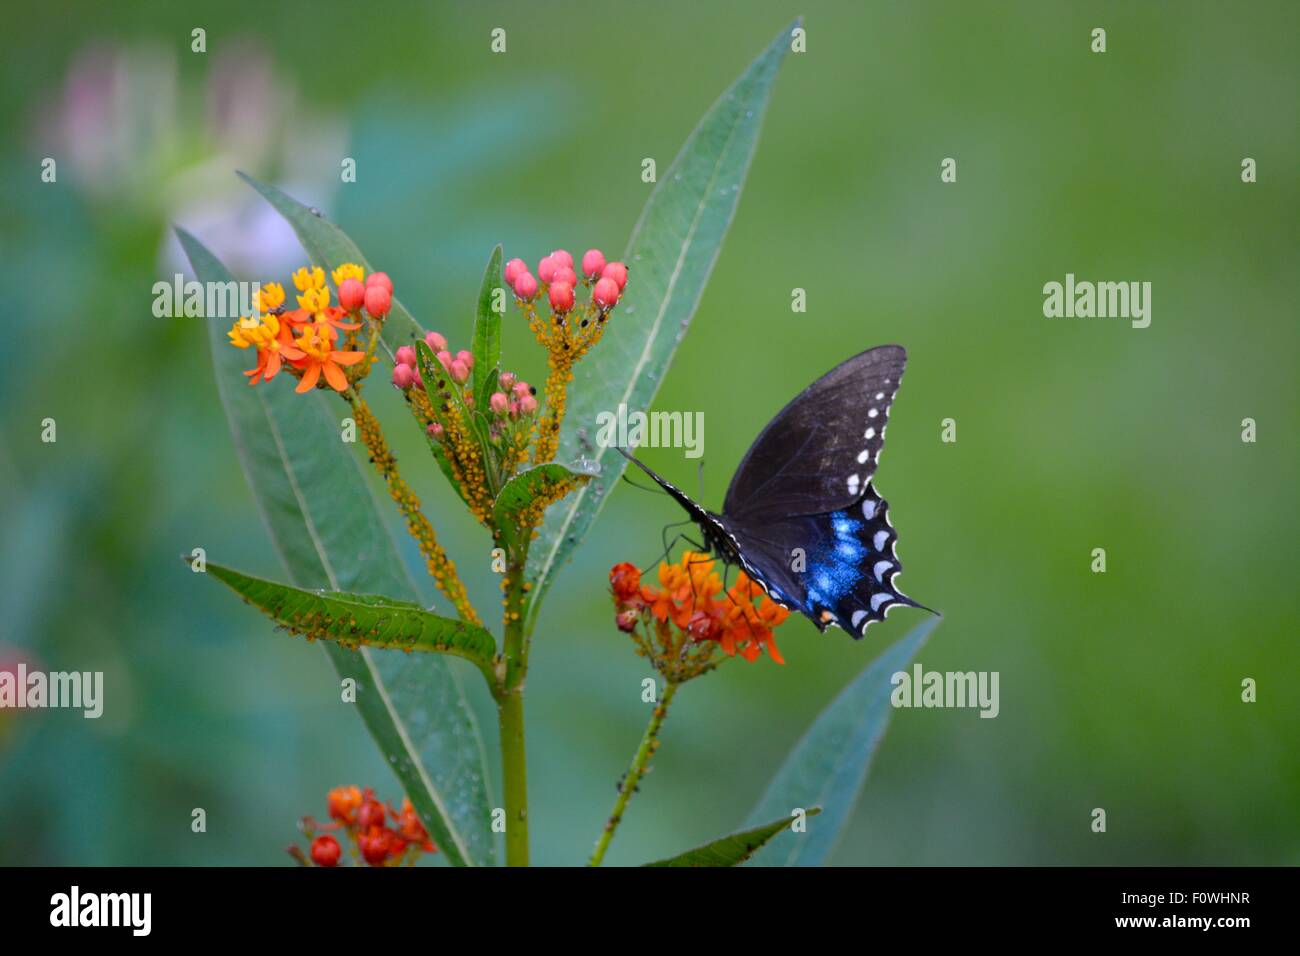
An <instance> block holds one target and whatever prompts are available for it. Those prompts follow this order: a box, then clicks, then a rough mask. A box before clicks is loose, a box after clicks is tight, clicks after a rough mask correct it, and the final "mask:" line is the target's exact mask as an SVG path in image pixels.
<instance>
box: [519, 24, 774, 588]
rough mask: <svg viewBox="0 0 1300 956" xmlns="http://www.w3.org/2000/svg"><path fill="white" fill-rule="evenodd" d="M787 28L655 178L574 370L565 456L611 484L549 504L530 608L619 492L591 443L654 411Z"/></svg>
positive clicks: (615, 465) (535, 554) (615, 461)
mask: <svg viewBox="0 0 1300 956" xmlns="http://www.w3.org/2000/svg"><path fill="white" fill-rule="evenodd" d="M798 23H799V21H795V23H793V24H791V26H790V27H787V28H786V29H785V30H783V31H782V32H781V33H780V34H779V35H778V36H777V37H776V39H775V40H773V41H772V43H771V45H770V46H768V48H767V49H766V50H764V51H763V53H761V54H760V55H759V57H758V59H756V60H755V61H754V62H753V63H752V64H751V65H750V66H749V68H748V69H746V70H745V72H744V73H742V74H741V76H740V78H739V79H737V80H736V82H735V83H734V84H733V85H732V86H731V88H730V89H728V90H727V91H726V92H725V93H723V94H722V96H721V97H720V98H719V99H718V101H717V102H716V103H714V104H713V106H712V107H711V108H710V109H709V111H708V112H707V113H706V114H705V115H704V118H703V119H701V120H700V122H699V124H698V125H697V126H696V127H695V129H694V130H693V131H692V132H691V134H690V136H689V138H688V139H687V140H686V144H685V145H684V146H683V147H682V150H681V152H680V153H678V154H677V158H676V159H674V160H673V163H672V165H671V166H670V167H669V168H668V169H667V170H665V171H663V172H661V173H660V175H659V180H658V184H657V185H656V186H655V189H654V192H652V193H651V194H650V198H649V199H648V200H647V201H646V205H645V208H644V209H643V210H642V211H641V217H640V218H639V219H638V220H637V224H636V227H635V228H634V229H633V231H632V237H631V239H630V241H629V243H628V247H627V252H626V253H625V256H624V259H625V261H626V263H627V266H628V271H629V279H628V284H627V292H626V294H625V296H624V298H623V300H622V302H620V303H619V306H618V309H617V310H616V311H615V312H614V314H613V317H612V318H611V319H610V325H609V328H608V329H606V331H605V334H604V337H603V338H602V339H601V341H600V344H599V345H597V346H596V348H595V349H593V350H592V353H591V354H590V355H589V356H587V357H586V358H585V359H584V360H583V361H582V362H580V363H579V364H578V366H577V367H576V368H575V370H574V380H573V383H572V385H571V386H570V390H569V402H568V412H567V415H566V417H565V421H564V427H563V430H562V432H561V445H560V448H561V453H560V456H559V457H561V458H578V457H588V456H590V457H595V458H596V459H597V460H598V461H599V462H600V464H601V467H602V469H603V478H602V480H600V481H593V482H590V483H589V484H587V485H586V486H585V487H583V488H581V489H579V490H578V492H577V493H576V494H574V495H573V496H572V497H570V498H568V499H567V500H566V501H565V502H564V504H563V505H562V506H561V507H557V508H555V509H553V511H552V513H551V515H549V516H548V519H547V522H546V525H545V526H544V528H543V530H542V534H541V535H540V537H539V540H538V541H537V542H535V543H534V545H533V548H532V550H531V551H530V553H529V566H530V572H531V573H530V577H532V578H533V579H534V580H535V581H536V586H535V589H534V599H533V609H532V610H533V613H536V610H537V608H538V607H539V606H540V604H541V598H542V595H544V594H545V592H546V590H547V589H548V588H549V587H550V585H551V583H552V581H553V580H554V576H555V572H556V571H557V570H558V568H559V567H560V566H561V565H562V564H563V563H564V562H565V561H566V560H567V559H568V558H569V557H570V555H571V554H572V552H573V550H574V549H575V548H576V547H577V546H578V544H579V543H580V542H581V541H582V539H583V538H584V537H585V535H586V533H587V530H588V529H589V528H590V526H591V524H592V522H593V521H594V520H595V519H596V515H597V514H598V513H599V512H600V509H601V507H602V506H603V505H604V503H605V498H606V497H607V495H608V494H609V492H610V491H611V490H612V489H613V487H614V483H615V482H616V481H617V480H618V477H619V475H621V474H622V473H623V469H624V468H625V467H627V463H626V461H625V460H624V459H623V458H622V457H621V456H620V455H618V454H617V453H615V452H613V451H612V450H611V449H608V448H596V447H594V446H593V445H592V443H591V438H590V436H591V435H592V434H594V433H595V430H596V418H597V415H598V414H599V413H600V412H602V411H614V410H616V409H617V408H618V407H619V405H620V404H626V405H627V407H628V409H629V410H642V409H646V408H648V407H649V405H650V403H651V402H652V401H653V399H654V396H655V393H656V392H657V391H658V390H659V385H660V383H661V382H662V381H663V379H664V375H665V373H666V372H667V371H668V365H669V362H670V361H671V360H672V357H673V353H674V352H675V351H676V350H677V346H678V344H679V343H680V342H681V340H682V337H683V336H684V335H685V334H686V329H687V326H688V325H689V324H690V321H691V317H692V316H693V315H694V314H695V307H696V306H697V305H698V304H699V301H700V296H701V295H702V294H703V293H704V286H705V283H706V282H707V281H708V278H709V273H710V272H711V271H712V270H713V264H714V262H715V261H716V260H717V258H718V252H719V250H720V249H721V248H722V240H723V238H724V237H725V236H726V234H727V228H728V227H729V226H730V225H731V220H732V217H733V216H734V215H735V212H736V206H737V203H738V202H739V200H740V193H741V188H742V186H743V185H744V182H745V175H746V173H747V172H748V170H749V165H750V161H751V160H752V159H753V156H754V150H755V147H756V146H757V145H758V134H759V128H760V126H761V125H762V120H763V113H764V110H765V109H766V108H767V104H768V100H769V99H770V97H771V93H772V87H773V84H774V83H775V81H776V74H777V68H778V67H779V66H780V64H781V61H782V59H783V58H784V56H785V53H786V51H787V50H789V49H790V42H791V41H790V31H791V30H792V29H793V28H794V27H795V26H797V25H798Z"/></svg>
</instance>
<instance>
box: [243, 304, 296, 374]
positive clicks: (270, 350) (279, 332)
mask: <svg viewBox="0 0 1300 956" xmlns="http://www.w3.org/2000/svg"><path fill="white" fill-rule="evenodd" d="M226 334H227V336H228V337H229V338H230V344H231V345H233V346H235V347H236V348H241V349H246V348H249V347H253V348H256V349H257V365H256V366H255V367H253V368H251V369H249V370H248V371H247V372H245V373H244V374H245V375H246V376H248V384H249V385H256V384H257V383H258V382H263V381H268V382H269V381H270V380H271V379H273V378H275V376H276V375H277V374H278V373H279V371H280V367H281V365H282V363H283V361H284V360H285V359H288V360H289V361H291V362H294V361H297V360H300V359H302V358H303V357H304V354H303V352H302V351H301V350H299V349H298V347H297V346H296V344H295V343H294V341H293V339H292V338H291V336H290V334H289V326H288V325H287V324H285V323H282V322H280V320H279V319H278V318H276V316H274V315H270V314H267V315H263V316H259V317H258V318H252V317H245V318H241V319H239V320H238V321H236V322H235V324H234V325H233V326H231V327H230V331H229V332H227V333H226Z"/></svg>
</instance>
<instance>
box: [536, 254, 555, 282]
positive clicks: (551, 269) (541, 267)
mask: <svg viewBox="0 0 1300 956" xmlns="http://www.w3.org/2000/svg"><path fill="white" fill-rule="evenodd" d="M558 268H559V264H558V263H557V262H556V261H555V260H554V259H552V258H551V257H550V256H543V257H542V261H541V262H539V263H537V278H539V279H541V280H542V281H543V282H548V283H549V282H550V281H551V280H552V279H553V278H555V270H556V269H558Z"/></svg>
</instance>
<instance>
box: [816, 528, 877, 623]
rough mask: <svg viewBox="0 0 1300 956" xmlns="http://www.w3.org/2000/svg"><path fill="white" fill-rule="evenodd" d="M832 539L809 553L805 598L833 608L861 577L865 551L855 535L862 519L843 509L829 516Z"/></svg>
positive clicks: (858, 530) (857, 534) (858, 534)
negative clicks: (806, 593) (811, 553)
mask: <svg viewBox="0 0 1300 956" xmlns="http://www.w3.org/2000/svg"><path fill="white" fill-rule="evenodd" d="M830 519H831V521H830V525H831V530H832V531H833V532H834V534H835V542H834V544H833V545H831V546H830V547H829V548H826V549H824V550H821V551H819V552H818V553H816V554H814V555H810V556H809V561H808V577H807V581H808V598H809V601H810V602H811V603H810V607H811V606H816V605H821V606H822V607H835V606H836V605H837V604H839V603H840V601H841V600H843V599H844V597H845V596H846V595H848V594H850V593H852V591H853V588H854V586H855V585H856V584H857V583H858V582H859V581H860V580H862V576H863V574H862V571H861V564H862V558H863V557H864V556H865V554H866V549H865V548H863V546H862V542H861V540H860V538H859V536H860V533H861V531H862V527H863V522H862V521H860V520H858V519H857V518H854V517H852V516H851V515H850V514H849V513H848V512H847V511H834V512H832V513H831V516H830Z"/></svg>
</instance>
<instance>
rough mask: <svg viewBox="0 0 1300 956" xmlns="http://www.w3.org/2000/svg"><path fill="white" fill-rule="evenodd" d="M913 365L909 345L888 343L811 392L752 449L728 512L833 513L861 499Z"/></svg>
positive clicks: (760, 515)
mask: <svg viewBox="0 0 1300 956" xmlns="http://www.w3.org/2000/svg"><path fill="white" fill-rule="evenodd" d="M906 365H907V351H906V350H905V349H904V348H903V347H902V346H899V345H882V346H879V347H877V348H874V349H868V350H867V351H865V352H862V353H860V354H858V355H855V356H853V358H851V359H848V360H847V361H845V362H841V363H840V364H839V365H837V366H836V367H835V368H833V369H831V370H830V371H829V372H827V373H826V374H825V375H823V376H822V377H821V378H819V379H818V380H817V381H815V382H813V383H812V384H811V385H809V386H808V387H807V388H806V389H804V390H803V391H802V392H801V393H800V394H799V395H798V396H797V397H796V398H795V399H794V400H793V401H791V402H790V403H789V404H788V405H786V406H785V408H783V409H782V410H781V411H780V412H779V413H778V414H777V416H776V417H775V418H773V419H772V421H771V422H770V423H769V424H768V426H767V427H766V428H764V429H763V431H762V432H761V433H760V434H759V436H758V438H756V439H755V440H754V444H753V445H752V446H750V449H749V452H748V453H747V454H746V455H745V457H744V459H743V460H742V461H741V463H740V467H739V468H737V469H736V474H735V477H733V478H732V480H731V486H730V487H729V488H728V489H727V497H726V500H725V502H724V503H723V508H722V511H723V514H725V515H727V516H728V517H740V518H745V519H750V520H756V519H771V518H784V517H789V516H791V515H809V514H825V513H829V512H831V511H836V510H841V509H845V508H848V507H849V506H850V505H852V504H853V503H854V502H855V501H857V500H858V499H859V498H861V497H862V494H863V489H865V488H866V486H867V483H868V482H869V481H870V480H871V476H872V475H873V474H875V471H876V464H877V462H878V461H879V458H880V450H881V448H882V447H883V445H884V441H885V426H886V425H887V424H888V421H889V408H890V404H891V403H892V402H893V400H894V395H895V393H896V392H897V391H898V383H899V382H900V381H901V379H902V377H903V369H904V368H905V367H906Z"/></svg>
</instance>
